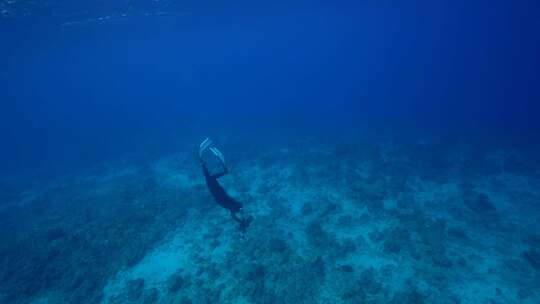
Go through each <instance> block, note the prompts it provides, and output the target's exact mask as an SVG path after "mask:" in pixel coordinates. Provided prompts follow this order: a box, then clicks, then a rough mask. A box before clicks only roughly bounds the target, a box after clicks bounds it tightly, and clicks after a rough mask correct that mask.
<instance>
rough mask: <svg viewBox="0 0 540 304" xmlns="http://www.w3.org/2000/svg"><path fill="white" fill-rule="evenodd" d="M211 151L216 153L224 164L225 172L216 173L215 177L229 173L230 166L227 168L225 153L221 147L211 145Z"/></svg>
mask: <svg viewBox="0 0 540 304" xmlns="http://www.w3.org/2000/svg"><path fill="white" fill-rule="evenodd" d="M210 151H212V153H214V155H215V156H216V157H217V158H218V159H219V161H220V162H221V165H222V166H223V172H221V173H218V174H214V175H213V176H214V177H215V178H220V177H222V176H223V175H225V174H227V173H229V168H227V163H225V156H223V153H221V151H219V149H218V148H216V147H210Z"/></svg>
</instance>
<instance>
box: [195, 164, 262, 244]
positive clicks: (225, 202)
mask: <svg viewBox="0 0 540 304" xmlns="http://www.w3.org/2000/svg"><path fill="white" fill-rule="evenodd" d="M201 165H202V168H203V172H204V178H205V180H206V186H208V189H209V190H210V193H212V196H213V197H214V199H215V200H216V202H217V203H218V204H219V205H220V206H221V207H223V208H225V209H227V210H229V211H230V212H231V216H232V218H233V219H234V220H235V221H236V222H238V224H240V231H242V233H245V232H246V230H247V228H248V227H249V225H250V224H251V221H252V220H253V217H251V216H248V217H247V218H246V217H243V218H239V217H238V215H237V213H238V212H242V211H243V205H242V203H240V202H239V201H237V200H235V199H234V198H232V197H231V196H230V195H228V194H227V192H225V189H223V187H221V185H220V184H219V182H218V178H220V177H222V176H223V175H225V174H227V173H229V170H228V169H227V167H225V166H223V172H221V173H218V174H210V172H209V171H208V168H207V167H206V164H205V163H204V162H203V163H202V164H201Z"/></svg>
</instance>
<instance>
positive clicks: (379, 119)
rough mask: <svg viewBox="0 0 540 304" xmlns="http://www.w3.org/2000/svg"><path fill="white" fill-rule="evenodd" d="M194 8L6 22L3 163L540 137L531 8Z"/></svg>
mask: <svg viewBox="0 0 540 304" xmlns="http://www.w3.org/2000/svg"><path fill="white" fill-rule="evenodd" d="M431 2H436V3H423V2H421V1H417V2H407V3H406V4H405V3H401V4H398V3H397V1H382V2H380V1H359V2H354V3H356V4H353V1H350V2H348V1H338V2H334V1H319V2H307V1H306V2H303V3H296V4H295V5H286V4H273V5H266V4H260V5H258V6H257V7H255V6H253V5H250V6H248V5H246V4H242V3H236V4H235V5H232V4H231V6H227V5H223V4H221V5H220V7H217V6H212V5H208V6H207V7H190V8H189V9H186V10H185V13H182V14H181V15H180V16H162V17H140V16H139V17H137V16H135V17H132V18H117V19H114V20H113V21H110V22H107V23H97V22H94V23H92V22H89V23H86V24H83V25H77V26H62V25H61V23H62V22H63V21H61V20H58V19H55V18H52V17H50V18H47V17H43V18H33V19H30V20H29V19H23V18H20V19H13V20H3V21H2V22H0V26H1V35H2V36H1V41H2V46H1V48H0V64H1V69H0V88H1V90H0V100H1V101H0V102H1V112H0V130H1V131H0V132H1V133H0V135H1V142H0V148H1V149H0V170H2V171H1V172H2V176H3V177H8V178H10V177H14V176H16V175H24V176H32V177H36V176H50V175H54V174H59V173H65V172H70V171H73V170H74V169H76V168H79V167H85V166H88V165H92V164H94V163H96V162H98V161H102V160H106V159H111V158H115V157H120V156H122V155H126V154H130V153H134V152H135V153H136V152H141V151H150V150H152V151H162V152H168V151H174V149H175V148H176V147H177V146H175V144H172V143H175V142H180V141H182V140H186V139H187V138H190V135H191V136H193V137H194V138H199V137H201V136H203V135H204V134H213V135H217V136H227V135H229V136H230V135H231V134H241V133H242V132H245V133H246V134H247V133H249V134H256V133H260V134H268V133H271V132H274V133H276V134H296V133H302V134H309V135H315V136H316V135H322V134H325V135H327V134H343V133H344V132H348V131H350V130H356V129H358V130H362V131H363V132H364V133H370V134H372V135H374V136H375V135H379V134H380V135H381V136H383V135H384V136H393V137H412V138H414V137H418V136H433V137H441V136H448V135H451V136H455V137H463V138H468V139H470V140H471V141H474V140H478V139H479V138H489V139H491V140H493V139H496V140H501V141H518V142H521V143H523V142H530V143H535V141H536V140H537V139H538V135H537V134H538V130H539V129H540V122H539V121H538V113H539V111H538V110H539V107H540V106H539V105H538V104H539V101H540V98H539V97H540V88H539V83H538V76H539V75H538V74H539V71H540V60H539V56H538V54H540V34H539V31H538V29H539V28H540V14H539V10H538V7H537V6H538V5H537V4H535V2H534V1H531V2H530V3H527V1H489V2H487V1H486V2H485V3H484V1H479V2H476V3H472V4H471V3H468V2H470V1H431Z"/></svg>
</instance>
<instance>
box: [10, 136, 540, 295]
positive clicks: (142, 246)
mask: <svg viewBox="0 0 540 304" xmlns="http://www.w3.org/2000/svg"><path fill="white" fill-rule="evenodd" d="M195 150H196V146H195V145H194V146H193V147H187V148H186V149H185V151H184V153H176V154H174V155H170V156H166V157H159V158H155V159H151V160H145V161H135V160H130V159H126V160H124V161H115V162H110V163H105V164H102V165H100V166H97V167H95V168H93V169H91V170H86V171H84V172H81V173H79V174H76V175H74V174H72V175H70V176H66V177H64V178H61V179H58V180H56V181H54V182H52V183H46V184H35V185H32V186H31V187H25V188H24V189H18V188H13V187H9V186H7V184H6V185H5V186H3V189H2V190H1V192H0V195H1V196H2V197H3V198H2V201H3V203H2V205H0V219H1V222H0V225H1V226H0V228H1V232H0V237H1V238H0V241H1V242H0V249H1V250H0V282H1V283H0V302H1V303H104V304H113V303H178V304H180V303H181V304H187V303H193V304H199V303H245V304H248V303H332V304H340V303H399V304H403V303H524V304H527V303H531V304H537V303H540V221H539V217H540V205H539V203H540V171H539V168H540V165H539V164H540V162H539V161H538V158H536V160H533V159H534V157H533V156H531V155H533V154H534V153H531V154H527V153H524V152H523V151H521V152H518V151H516V150H515V149H513V148H512V147H511V146H506V147H505V146H501V147H497V148H493V147H490V148H489V149H488V148H485V147H480V146H479V145H474V144H459V145H444V144H435V143H426V142H421V143H416V144H404V143H394V142H390V141H387V142H379V143H343V144H320V143H317V141H316V140H305V141H299V142H296V143H287V144H284V145H281V146H280V145H275V146H273V147H272V148H271V149H262V148H256V147H252V148H251V149H250V148H246V147H242V149H240V148H238V147H236V146H235V144H234V143H224V145H223V149H222V151H223V152H224V153H225V155H226V156H229V157H231V158H232V160H230V162H231V163H232V168H231V174H229V175H228V176H226V177H224V178H222V183H223V184H224V187H225V188H226V189H228V191H229V192H230V194H231V195H232V196H233V197H236V198H238V199H239V200H241V201H243V202H244V203H245V209H246V213H247V214H251V215H252V216H253V217H254V221H253V223H252V225H251V227H250V228H249V230H248V232H247V234H246V235H245V237H243V236H242V234H241V232H240V231H239V230H238V227H237V224H236V223H235V222H234V221H232V220H231V218H230V216H229V214H228V213H227V212H226V211H225V210H223V209H222V208H220V207H219V206H218V205H217V204H215V203H214V202H213V200H212V198H211V196H210V194H209V193H208V191H207V190H206V188H205V185H204V179H203V177H202V173H201V170H200V168H199V167H198V165H197V162H196V161H195V157H194V153H193V151H195Z"/></svg>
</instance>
